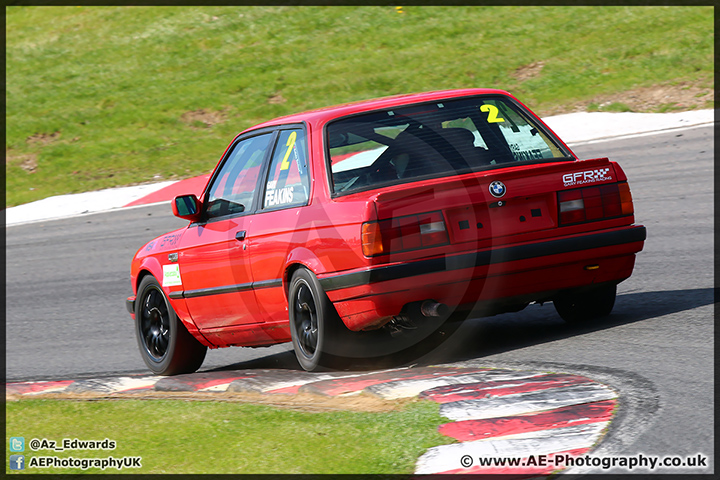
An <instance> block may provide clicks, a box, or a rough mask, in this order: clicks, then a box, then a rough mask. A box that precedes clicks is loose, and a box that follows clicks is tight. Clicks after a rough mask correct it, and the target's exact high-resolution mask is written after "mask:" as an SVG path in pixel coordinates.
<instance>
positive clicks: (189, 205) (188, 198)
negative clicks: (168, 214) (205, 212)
mask: <svg viewBox="0 0 720 480" xmlns="http://www.w3.org/2000/svg"><path fill="white" fill-rule="evenodd" d="M172 210H173V215H175V216H176V217H179V218H183V219H185V220H190V221H191V222H197V221H198V220H200V200H198V198H197V197H196V196H195V195H193V194H191V195H180V196H177V197H175V199H174V200H173V201H172Z"/></svg>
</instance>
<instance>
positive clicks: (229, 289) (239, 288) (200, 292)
mask: <svg viewBox="0 0 720 480" xmlns="http://www.w3.org/2000/svg"><path fill="white" fill-rule="evenodd" d="M281 286H282V279H279V278H278V279H275V280H263V281H261V282H252V283H241V284H239V285H227V286H223V287H212V288H199V289H197V290H178V291H176V292H170V294H169V295H168V296H169V297H170V298H172V299H178V298H196V297H207V296H210V295H222V294H223V293H237V292H243V291H246V290H253V289H254V290H258V289H261V288H273V287H281Z"/></svg>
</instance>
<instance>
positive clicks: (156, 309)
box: [135, 275, 207, 375]
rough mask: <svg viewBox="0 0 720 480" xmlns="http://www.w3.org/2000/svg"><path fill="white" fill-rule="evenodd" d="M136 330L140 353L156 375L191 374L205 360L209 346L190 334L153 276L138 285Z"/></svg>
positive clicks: (147, 277)
mask: <svg viewBox="0 0 720 480" xmlns="http://www.w3.org/2000/svg"><path fill="white" fill-rule="evenodd" d="M135 333H136V336H137V341H138V346H139V347H140V354H141V355H142V357H143V360H144V361H145V364H146V365H147V366H148V368H150V370H151V371H152V372H153V373H154V374H156V375H176V374H179V373H192V372H194V371H196V370H197V369H198V368H200V365H202V363H203V360H205V354H206V353H207V347H206V346H205V345H203V344H201V343H200V342H198V341H197V340H196V339H195V337H193V336H192V335H190V333H189V332H188V331H187V329H186V328H185V325H183V323H182V322H181V321H180V319H179V318H178V317H177V315H176V314H175V311H174V310H173V309H172V307H171V306H170V303H169V302H168V301H167V298H165V294H164V293H163V291H162V288H161V287H160V284H159V283H158V281H157V280H156V279H155V277H153V276H152V275H148V276H146V277H145V278H143V279H142V281H141V282H140V286H139V287H138V293H137V300H136V301H135Z"/></svg>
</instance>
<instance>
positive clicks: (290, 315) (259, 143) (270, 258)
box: [127, 89, 646, 375]
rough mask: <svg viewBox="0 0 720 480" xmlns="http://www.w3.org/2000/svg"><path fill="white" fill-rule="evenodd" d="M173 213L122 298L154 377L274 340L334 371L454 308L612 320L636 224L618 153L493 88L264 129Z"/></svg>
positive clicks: (382, 103)
mask: <svg viewBox="0 0 720 480" xmlns="http://www.w3.org/2000/svg"><path fill="white" fill-rule="evenodd" d="M172 210H173V213H174V214H175V215H176V216H178V217H180V218H182V219H185V220H187V221H188V225H187V226H186V227H184V228H181V229H179V230H176V231H173V232H170V233H167V234H165V235H162V236H160V237H158V238H156V239H154V240H152V241H150V242H149V243H147V244H146V245H144V246H143V247H142V248H140V250H139V251H138V252H137V254H136V255H135V257H134V258H133V261H132V267H131V282H132V288H133V292H134V295H133V296H131V297H129V298H128V299H127V308H128V311H129V312H130V314H131V316H132V317H133V319H134V321H135V325H136V333H137V340H138V345H139V348H140V352H141V354H142V357H143V359H144V361H145V363H146V364H147V366H148V367H149V368H150V370H151V371H152V372H153V373H155V374H159V375H172V374H178V373H187V372H193V371H195V370H197V369H198V368H199V367H200V366H201V364H202V362H203V360H204V357H205V354H206V351H207V349H208V348H219V347H229V346H245V347H261V346H269V345H273V344H277V343H283V342H292V344H293V348H294V351H295V354H296V356H297V359H298V362H299V363H300V365H301V366H302V368H303V369H305V370H308V371H315V370H319V369H328V368H339V367H338V366H339V365H342V364H343V359H347V358H349V357H362V356H364V355H368V356H371V355H375V354H377V349H376V347H377V345H378V342H379V341H380V340H379V339H384V340H382V341H383V342H385V344H386V345H387V344H393V343H394V342H395V343H397V345H399V346H402V347H403V348H405V347H408V346H409V345H411V344H412V343H413V342H416V341H419V340H418V339H419V338H420V337H421V336H422V335H427V332H428V331H430V330H432V329H434V328H437V325H439V324H442V322H444V321H446V320H447V319H448V318H450V317H453V318H457V317H458V315H460V316H461V318H473V317H478V316H488V315H494V314H498V313H503V312H512V311H518V310H520V309H522V308H524V307H525V306H526V305H528V304H530V303H534V302H536V303H543V302H552V303H553V304H554V306H555V308H556V310H557V312H558V313H559V315H560V316H561V317H562V318H563V319H565V320H566V321H569V322H574V321H581V320H585V319H590V318H594V317H598V316H604V315H608V314H609V313H610V312H611V310H612V308H613V305H614V302H615V296H616V286H617V284H618V283H620V282H622V281H623V280H625V279H627V278H628V277H630V275H631V274H632V271H633V267H634V263H635V256H636V253H638V252H639V251H641V250H642V248H643V243H644V240H645V238H646V230H645V227H643V226H641V225H635V223H634V222H635V220H634V210H633V201H632V196H631V193H630V187H629V186H628V182H627V178H626V175H625V173H624V172H623V170H622V169H621V168H620V166H619V165H618V164H617V163H615V162H612V161H610V160H608V159H607V158H596V159H589V160H580V159H578V157H577V156H576V155H575V154H574V153H573V152H572V151H571V150H570V148H568V146H567V145H566V144H565V143H563V141H562V140H560V139H559V138H558V137H557V136H556V135H555V134H554V133H553V132H552V131H551V130H550V128H548V126H547V125H545V124H544V123H543V122H542V120H540V118H538V117H537V116H536V115H535V114H534V113H532V112H531V111H530V110H529V109H528V108H527V107H526V106H524V105H523V104H522V103H520V101H518V100H517V99H516V98H515V97H514V96H512V95H511V94H509V93H507V92H505V91H502V90H495V89H460V90H448V91H436V92H427V93H419V94H410V95H400V96H393V97H387V98H381V99H375V100H369V101H363V102H357V103H351V104H345V105H339V106H334V107H330V108H323V109H319V110H314V111H310V112H305V113H300V114H296V115H291V116H286V117H282V118H277V119H275V120H271V121H268V122H266V123H262V124H260V125H257V126H254V127H252V128H250V129H247V130H245V131H243V132H241V133H240V134H239V135H237V136H236V137H235V138H234V139H233V140H232V142H230V145H229V146H228V147H227V149H226V150H225V152H224V153H223V155H222V157H221V158H220V160H219V162H218V164H217V166H216V167H215V170H214V171H213V173H212V175H211V176H210V178H209V180H208V183H207V185H206V187H205V189H204V191H203V193H202V194H201V196H200V197H199V198H198V197H197V196H196V195H193V194H188V195H181V196H178V197H176V198H175V199H174V200H173V202H172ZM427 325H430V328H429V330H428V328H427ZM418 331H421V332H425V333H422V334H421V335H420V337H419V336H418V334H417V332H418ZM413 335H415V336H414V337H413ZM407 338H410V341H409V343H408V340H407ZM404 339H405V340H404ZM403 342H405V343H403ZM398 348H400V347H398Z"/></svg>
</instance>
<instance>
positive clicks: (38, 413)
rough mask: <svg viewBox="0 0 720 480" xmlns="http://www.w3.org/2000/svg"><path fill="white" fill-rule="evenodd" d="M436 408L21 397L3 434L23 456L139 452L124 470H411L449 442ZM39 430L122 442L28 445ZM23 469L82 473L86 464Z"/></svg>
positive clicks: (10, 407) (49, 435)
mask: <svg viewBox="0 0 720 480" xmlns="http://www.w3.org/2000/svg"><path fill="white" fill-rule="evenodd" d="M438 408H439V407H438V405H437V404H435V403H433V402H415V403H411V404H408V405H406V406H405V408H404V409H403V410H401V411H395V412H388V413H359V412H333V413H304V412H297V411H292V410H283V409H279V408H275V407H269V406H261V405H246V404H238V403H222V402H194V401H179V400H154V401H143V400H120V401H91V402H88V401H68V400H21V401H17V402H9V403H7V404H6V416H7V420H6V425H7V427H6V432H7V439H6V443H7V441H8V440H9V438H10V437H11V436H16V437H19V436H22V437H24V438H25V443H26V450H25V452H24V454H25V461H26V464H29V462H30V461H31V457H33V456H57V457H61V458H64V457H73V458H107V457H109V456H113V457H115V458H122V457H125V456H130V457H135V456H141V457H142V462H141V463H142V469H128V470H122V473H188V474H193V473H196V474H197V473H248V474H261V473H305V474H319V473H338V474H340V473H363V474H365V473H367V474H370V473H395V474H407V473H412V472H413V470H414V466H415V461H416V460H417V458H418V457H419V456H420V455H422V454H423V453H424V452H425V450H426V449H427V448H429V447H432V446H435V445H441V444H445V443H450V442H452V440H451V439H450V438H448V437H444V436H442V435H440V434H439V433H437V427H438V426H439V425H440V424H442V423H445V422H446V421H447V420H446V419H444V418H443V417H441V416H440V415H439V414H438ZM34 438H37V439H43V438H45V439H49V440H55V441H57V442H58V443H61V442H62V439H64V438H68V439H75V438H77V439H79V440H104V439H106V438H108V439H110V440H114V441H115V442H116V443H117V447H116V449H115V450H107V451H102V450H100V451H88V450H81V451H66V452H51V451H38V452H33V451H31V450H30V449H29V447H28V445H29V443H30V440H31V439H34ZM6 468H8V467H6ZM8 472H10V470H9V469H8V470H6V473H8ZM26 472H28V473H33V472H34V473H83V471H82V470H81V469H79V468H77V469H64V468H49V469H42V470H40V469H30V470H26ZM100 472H102V470H100V469H89V470H86V471H85V473H100ZM104 473H118V472H117V470H113V469H106V470H105V471H104Z"/></svg>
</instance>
